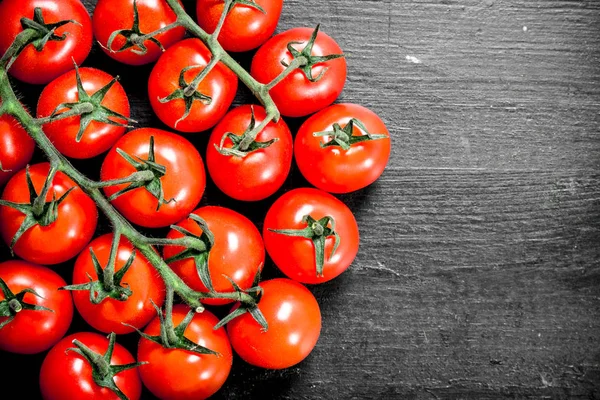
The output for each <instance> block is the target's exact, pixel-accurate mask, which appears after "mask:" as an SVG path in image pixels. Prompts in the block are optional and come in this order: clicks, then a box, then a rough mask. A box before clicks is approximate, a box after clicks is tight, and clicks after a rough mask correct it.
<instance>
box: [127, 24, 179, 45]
mask: <svg viewBox="0 0 600 400" xmlns="http://www.w3.org/2000/svg"><path fill="white" fill-rule="evenodd" d="M178 26H181V24H180V23H179V22H178V21H175V22H173V23H172V24H169V25H166V26H164V27H162V28H160V29H157V30H155V31H152V32H149V33H146V34H145V35H141V36H138V37H137V38H136V40H139V41H140V42H141V43H144V42H145V41H146V40H148V39H150V38H152V37H154V36H157V35H160V34H161V33H165V32H166V31H170V30H171V29H173V28H177V27H178Z"/></svg>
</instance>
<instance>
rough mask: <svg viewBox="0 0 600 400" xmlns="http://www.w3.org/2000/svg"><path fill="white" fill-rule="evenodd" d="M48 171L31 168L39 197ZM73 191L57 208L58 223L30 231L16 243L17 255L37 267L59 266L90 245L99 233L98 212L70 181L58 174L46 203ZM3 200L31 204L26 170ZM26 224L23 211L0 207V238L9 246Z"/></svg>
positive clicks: (39, 166)
mask: <svg viewBox="0 0 600 400" xmlns="http://www.w3.org/2000/svg"><path fill="white" fill-rule="evenodd" d="M49 170H50V164H48V163H41V164H35V165H32V166H31V167H30V168H29V173H30V175H31V181H32V182H33V186H34V187H35V190H36V193H37V194H40V193H41V191H42V187H43V186H44V182H45V180H46V178H47V177H48V172H49ZM71 188H74V189H73V190H71V192H69V194H68V195H67V196H66V197H65V198H64V200H63V201H62V202H61V203H60V204H59V205H58V211H57V218H56V220H55V221H54V222H53V223H50V224H49V225H46V226H42V225H40V224H37V225H34V226H33V227H31V228H30V229H28V230H27V231H26V232H25V233H24V234H23V235H22V236H21V237H20V239H19V240H17V242H16V243H15V246H14V248H13V250H14V252H15V254H17V255H18V256H19V257H21V258H23V259H25V260H27V261H30V262H32V263H36V264H45V265H48V264H59V263H62V262H65V261H67V260H69V259H71V258H73V257H75V256H76V255H77V254H79V253H80V252H81V250H82V249H83V248H84V247H85V246H86V245H87V244H88V243H89V242H90V240H91V239H92V237H93V235H94V232H95V230H96V224H97V221H98V210H97V208H96V204H95V203H94V201H93V200H92V199H91V198H90V197H89V196H88V195H87V194H85V193H84V192H83V190H81V188H80V187H79V186H77V184H76V183H75V182H73V181H72V180H71V178H69V177H68V176H67V175H65V174H63V173H62V172H57V173H56V175H55V176H54V179H53V180H52V184H51V187H50V190H48V194H47V196H46V202H50V201H52V198H53V197H55V198H56V199H57V200H58V199H60V198H61V197H62V196H63V195H64V194H65V193H66V192H67V191H68V190H69V189H71ZM2 200H5V201H10V202H14V203H21V204H29V200H30V194H29V191H28V189H27V179H26V171H25V170H21V171H19V172H18V173H17V174H16V175H15V176H13V177H12V178H11V179H10V181H8V183H7V184H6V187H5V188H4V193H3V194H2ZM24 220H25V214H23V213H22V212H21V211H18V210H16V209H14V208H11V207H8V206H0V221H2V223H1V224H0V234H1V235H2V239H4V241H5V242H6V243H7V244H9V243H11V241H12V239H13V237H14V236H15V234H16V233H17V231H18V230H19V228H20V227H21V225H22V224H23V221H24Z"/></svg>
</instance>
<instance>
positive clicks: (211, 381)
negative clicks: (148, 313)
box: [137, 305, 233, 400]
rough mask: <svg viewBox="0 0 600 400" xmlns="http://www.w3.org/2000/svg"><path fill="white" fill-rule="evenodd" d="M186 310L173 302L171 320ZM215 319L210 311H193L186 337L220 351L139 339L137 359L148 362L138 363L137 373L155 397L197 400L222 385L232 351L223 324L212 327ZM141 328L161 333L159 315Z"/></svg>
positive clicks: (149, 333) (185, 313)
mask: <svg viewBox="0 0 600 400" xmlns="http://www.w3.org/2000/svg"><path fill="white" fill-rule="evenodd" d="M188 311H189V308H188V307H186V306H184V305H175V306H174V307H173V324H174V325H175V326H178V325H179V324H180V323H181V321H183V319H184V318H185V316H186V315H187V313H188ZM218 322H219V320H218V319H217V317H215V316H214V315H213V314H211V313H210V311H204V312H202V313H201V314H195V315H194V318H193V319H192V321H191V322H190V324H189V325H188V327H187V328H186V330H185V337H186V338H188V339H189V340H191V341H192V342H194V343H197V344H200V345H201V346H204V347H206V348H208V349H210V350H213V351H216V352H217V353H219V355H214V354H197V353H193V352H190V351H187V350H181V349H166V348H164V347H162V346H161V345H159V344H157V343H154V342H152V341H150V340H147V339H144V338H141V339H140V342H139V346H138V356H137V358H138V361H140V362H143V361H146V362H148V364H144V365H142V366H140V368H139V370H140V375H141V377H142V382H143V383H144V385H145V386H146V387H147V388H148V389H149V390H150V391H151V392H152V393H153V394H154V395H155V396H156V397H159V398H161V399H164V400H171V399H177V400H187V399H190V400H192V399H193V400H200V399H205V398H207V397H209V396H212V395H213V394H214V393H216V392H217V391H218V390H219V389H220V388H221V386H223V384H224V383H225V380H227V376H229V371H230V370H231V364H232V361H233V355H232V353H231V346H230V344H229V339H227V334H226V333H225V328H219V329H217V330H215V329H213V327H214V326H215V325H216V324H217V323H218ZM144 332H145V333H146V334H148V335H152V336H158V335H159V334H160V324H159V319H158V317H157V318H155V319H154V320H153V321H152V322H150V324H149V325H148V326H147V327H146V329H145V331H144Z"/></svg>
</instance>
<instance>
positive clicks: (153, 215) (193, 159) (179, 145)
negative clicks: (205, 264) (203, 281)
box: [100, 128, 206, 228]
mask: <svg viewBox="0 0 600 400" xmlns="http://www.w3.org/2000/svg"><path fill="white" fill-rule="evenodd" d="M151 136H153V137H154V152H155V157H156V162H157V163H158V164H161V165H163V166H164V167H166V170H167V172H166V174H165V175H164V176H163V177H162V178H161V182H162V187H163V192H164V198H165V200H167V201H168V200H170V199H175V200H174V201H171V202H169V203H167V204H162V205H161V206H160V209H159V210H158V211H156V207H157V205H158V200H157V199H156V197H154V196H153V195H152V194H150V192H148V191H147V190H146V189H145V188H143V187H142V188H138V189H135V190H132V191H130V192H128V193H126V194H124V195H122V196H120V197H118V198H117V199H115V200H114V201H113V202H112V204H113V205H114V206H115V207H116V208H117V209H118V210H119V211H120V212H121V214H123V216H124V217H125V218H127V219H128V220H129V221H131V222H133V223H134V224H137V225H140V226H144V227H147V228H158V227H164V226H169V225H171V224H174V223H177V222H178V221H180V220H182V219H183V218H185V217H186V216H187V215H189V213H190V212H192V210H194V207H196V205H197V204H198V202H199V201H200V199H201V198H202V194H203V193H204V188H205V187H206V175H205V172H204V163H203V162H202V157H201V156H200V154H199V153H198V151H197V150H196V149H195V148H194V146H193V145H192V144H191V143H190V142H189V141H188V140H187V139H185V138H183V137H181V136H179V135H176V134H174V133H171V132H167V131H163V130H160V129H154V128H140V129H135V130H133V131H131V132H129V133H127V134H126V135H125V136H123V137H121V138H120V139H119V141H118V142H117V143H116V144H115V145H114V146H113V148H112V149H111V150H110V151H109V152H108V154H107V155H106V158H105V159H104V163H103V164H102V169H101V171H100V178H101V179H102V180H103V181H106V180H112V179H118V178H124V177H127V176H129V175H131V174H132V173H134V172H135V171H136V170H135V168H134V167H133V166H132V165H131V164H129V163H128V162H127V161H126V160H125V159H124V158H123V157H121V155H119V154H118V153H117V150H116V149H118V148H119V149H121V150H123V151H125V152H126V153H128V154H129V155H131V156H133V157H134V158H135V157H140V158H142V159H144V160H146V159H148V151H149V143H150V137H151ZM126 186H127V185H126V184H123V185H117V186H110V187H107V188H105V189H104V192H105V193H106V195H107V196H111V195H112V194H114V193H115V192H117V191H119V190H121V189H122V188H124V187H126Z"/></svg>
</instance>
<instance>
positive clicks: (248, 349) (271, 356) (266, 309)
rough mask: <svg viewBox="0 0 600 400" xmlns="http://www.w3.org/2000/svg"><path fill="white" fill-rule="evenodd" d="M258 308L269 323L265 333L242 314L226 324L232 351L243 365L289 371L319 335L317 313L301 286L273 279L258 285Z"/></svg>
mask: <svg viewBox="0 0 600 400" xmlns="http://www.w3.org/2000/svg"><path fill="white" fill-rule="evenodd" d="M260 287H261V288H262V289H263V295H262V297H261V299H260V301H259V303H258V308H259V309H260V311H261V312H262V314H263V316H264V317H265V319H266V320H267V323H268V324H269V329H268V330H267V331H266V332H263V331H262V327H261V326H260V325H259V324H258V322H256V321H255V320H254V318H253V317H252V316H251V315H250V314H249V313H245V314H243V315H241V316H240V317H237V318H235V319H233V320H232V321H231V322H229V323H228V324H227V335H228V336H229V340H230V341H231V346H232V347H233V349H234V350H235V352H236V353H237V354H238V355H239V356H240V357H241V358H242V359H243V360H244V361H246V362H247V363H249V364H252V365H255V366H257V367H262V368H269V369H283V368H289V367H291V366H293V365H296V364H298V363H299V362H300V361H302V360H304V359H305V358H306V357H307V356H308V355H309V354H310V352H311V351H312V350H313V348H314V347H315V345H316V344H317V341H318V339H319V335H320V333H321V311H320V309H319V304H318V303H317V300H316V299H315V297H314V296H313V294H312V293H311V292H310V291H309V290H308V289H307V288H305V287H304V286H303V285H302V284H300V283H298V282H295V281H292V280H290V279H284V278H277V279H271V280H267V281H263V282H261V283H260Z"/></svg>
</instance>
